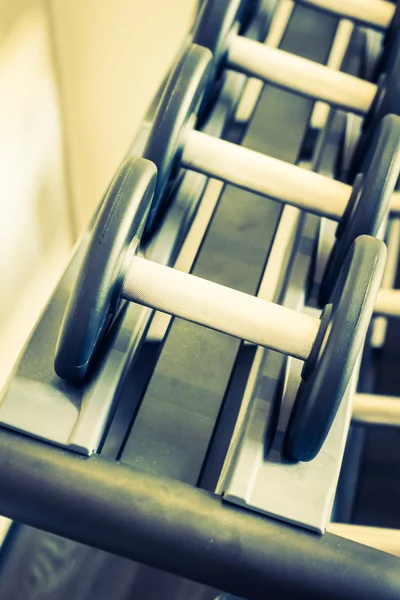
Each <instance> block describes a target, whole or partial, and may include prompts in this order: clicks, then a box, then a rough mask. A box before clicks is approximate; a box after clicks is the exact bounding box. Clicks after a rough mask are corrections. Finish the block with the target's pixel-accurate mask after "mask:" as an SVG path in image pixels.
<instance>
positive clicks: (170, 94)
mask: <svg viewBox="0 0 400 600" xmlns="http://www.w3.org/2000/svg"><path fill="white" fill-rule="evenodd" d="M211 58H212V56H211V53H210V51H209V50H206V49H205V48H200V47H199V46H195V45H192V46H190V47H189V48H188V49H187V50H186V51H185V52H184V54H183V55H182V57H181V58H180V60H179V61H178V63H177V65H176V67H175V68H174V70H173V72H172V74H171V77H170V78H169V80H168V83H167V86H166V89H165V91H164V94H163V97H162V99H161V102H160V105H159V107H158V110H157V114H156V116H155V119H154V123H153V126H152V129H151V133H150V136H149V139H148V142H147V144H146V148H145V150H144V152H143V156H144V157H145V158H148V159H149V160H151V161H152V162H154V164H155V165H156V167H157V170H158V177H157V185H156V189H155V193H154V199H153V203H152V206H151V210H150V213H149V218H148V220H147V223H146V234H147V233H150V232H151V230H152V227H153V225H154V223H155V220H156V217H157V214H158V213H159V211H161V209H162V206H163V203H165V201H166V194H165V191H166V187H167V184H168V183H169V181H170V180H171V179H172V178H173V177H174V176H175V175H176V173H177V172H178V170H179V163H180V158H181V154H182V150H183V144H184V141H185V139H184V138H185V134H186V133H187V132H188V129H189V128H190V127H194V126H195V125H196V118H197V111H198V109H199V106H200V103H201V100H202V97H203V94H204V91H205V88H206V84H207V79H208V74H209V68H210V64H211Z"/></svg>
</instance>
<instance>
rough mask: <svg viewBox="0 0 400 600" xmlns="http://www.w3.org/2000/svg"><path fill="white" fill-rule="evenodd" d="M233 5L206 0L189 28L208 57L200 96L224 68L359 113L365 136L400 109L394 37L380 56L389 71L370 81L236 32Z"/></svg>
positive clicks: (399, 46)
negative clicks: (210, 57)
mask: <svg viewBox="0 0 400 600" xmlns="http://www.w3.org/2000/svg"><path fill="white" fill-rule="evenodd" d="M239 4H240V3H239V0H219V1H218V2H212V1H210V2H208V3H207V4H206V6H205V7H204V11H203V13H202V16H201V18H200V19H199V21H198V23H197V24H196V27H195V29H194V35H193V43H195V44H198V45H200V46H204V47H206V48H208V49H209V50H211V52H212V53H213V56H214V63H213V66H214V68H213V72H212V74H211V75H210V78H209V90H208V92H207V93H206V98H207V97H208V95H209V94H210V90H211V89H212V87H213V85H214V82H215V80H216V79H217V78H218V76H219V74H220V73H221V71H223V69H225V68H226V69H233V70H235V71H239V72H241V73H244V74H245V75H249V76H251V77H255V78H258V79H260V80H262V81H264V82H267V83H272V84H274V85H276V86H278V87H281V88H283V89H286V90H289V91H291V92H294V93H297V94H300V95H303V96H306V97H309V98H312V99H313V100H319V101H323V102H326V103H328V104H330V105H331V106H333V107H336V108H339V109H343V110H346V111H349V112H354V113H356V114H360V115H362V116H364V117H365V118H366V127H367V129H368V135H369V136H370V135H371V131H373V130H374V128H375V125H376V124H377V123H379V122H380V120H381V119H382V117H383V116H384V115H386V114H400V78H399V76H398V73H399V72H400V40H399V36H397V38H396V39H397V40H398V41H399V43H394V44H391V45H390V52H389V54H390V58H388V57H387V59H386V66H387V67H388V69H389V70H388V71H387V72H386V73H385V74H384V76H382V77H381V78H380V81H379V85H376V84H375V83H371V82H369V81H364V80H362V79H359V78H357V77H354V76H353V75H348V74H346V73H342V72H340V71H336V70H335V69H331V68H329V67H326V66H324V65H320V64H317V63H315V62H313V61H311V60H307V59H305V58H301V57H299V56H295V55H293V54H291V53H289V52H285V51H283V50H279V49H277V48H271V47H268V46H266V45H264V44H261V43H260V42H256V41H253V40H250V39H248V38H246V37H244V36H242V35H238V31H239V32H240V27H239V25H238V23H237V14H238V12H237V11H238V6H239ZM343 4H344V5H345V4H346V2H345V1H344V0H343ZM204 105H206V103H205V104H204ZM366 141H367V138H366V137H365V136H364V137H363V140H362V144H361V145H360V146H359V148H360V150H361V151H362V149H363V148H364V147H366V146H365V142H366ZM369 141H370V138H368V142H369Z"/></svg>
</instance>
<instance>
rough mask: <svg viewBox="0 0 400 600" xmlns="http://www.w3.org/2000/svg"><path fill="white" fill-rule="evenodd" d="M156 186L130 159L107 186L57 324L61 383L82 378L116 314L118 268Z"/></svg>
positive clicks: (150, 172) (147, 166) (145, 165)
mask: <svg viewBox="0 0 400 600" xmlns="http://www.w3.org/2000/svg"><path fill="white" fill-rule="evenodd" d="M155 183H156V168H155V166H154V165H153V164H152V163H151V162H149V161H147V160H145V159H143V158H129V159H127V160H126V161H125V162H124V163H123V164H122V166H121V167H120V169H119V170H118V172H117V174H116V176H115V177H114V180H113V182H112V183H111V185H110V188H109V191H108V193H107V196H106V198H105V201H104V204H103V206H102V209H101V211H100V213H99V216H98V218H97V221H96V224H95V227H94V230H93V233H92V239H91V242H90V245H89V248H88V250H87V253H86V255H85V258H84V261H83V263H82V267H81V269H80V272H79V276H78V279H77V281H76V283H75V286H74V289H73V291H72V293H71V296H70V299H69V302H68V305H67V308H66V311H65V315H64V319H63V322H62V325H61V330H60V335H59V339H58V343H57V349H56V358H55V363H54V367H55V371H56V373H57V375H59V376H60V377H62V378H64V379H69V380H71V381H79V380H81V379H83V377H85V375H86V373H87V371H88V368H89V365H90V361H91V359H92V357H93V355H94V353H95V350H96V348H97V347H98V345H99V343H100V341H101V339H102V336H103V334H104V333H105V331H106V330H107V324H108V323H109V320H110V318H112V315H113V314H115V313H116V312H117V310H118V304H119V299H120V291H121V285H122V278H121V269H122V267H123V266H124V260H125V258H126V255H127V252H128V249H129V247H130V246H131V244H132V242H133V241H134V240H137V243H139V241H140V236H141V234H142V232H143V229H144V226H145V222H146V217H147V214H148V210H149V207H150V204H151V200H152V197H153V191H154V188H155Z"/></svg>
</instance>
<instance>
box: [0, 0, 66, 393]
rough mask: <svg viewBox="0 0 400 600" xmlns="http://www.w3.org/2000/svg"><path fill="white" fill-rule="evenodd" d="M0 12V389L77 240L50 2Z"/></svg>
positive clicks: (12, 6) (3, 6)
mask: <svg viewBox="0 0 400 600" xmlns="http://www.w3.org/2000/svg"><path fill="white" fill-rule="evenodd" d="M17 5H18V6H17ZM8 8H9V9H10V10H9V11H8V10H7V9H8ZM0 9H1V14H2V17H3V15H4V17H7V16H8V17H9V19H8V21H7V19H6V18H4V20H3V21H2V23H3V28H2V30H1V32H0V90H1V92H0V226H1V235H0V281H1V288H0V290H1V293H0V385H1V382H2V379H3V378H4V377H5V375H6V374H7V372H8V370H9V369H10V368H11V366H12V364H13V362H14V361H15V358H16V356H17V355H18V352H19V350H20V347H21V345H22V344H23V342H24V339H25V338H26V335H27V332H29V330H30V328H31V327H32V325H33V323H34V321H35V319H36V317H37V315H38V313H39V311H40V307H41V306H42V305H43V303H44V302H45V300H46V298H47V296H48V295H49V293H50V291H51V288H52V286H53V285H54V282H55V281H56V279H57V277H58V273H59V270H60V268H62V266H63V265H64V264H65V262H66V260H67V257H68V255H69V252H70V248H71V241H72V236H71V229H70V222H69V209H68V204H67V195H66V193H65V189H66V185H65V177H64V169H63V165H64V160H63V152H62V148H63V143H62V135H61V127H60V113H59V109H58V98H57V89H56V83H55V77H54V71H53V64H52V56H51V47H50V44H49V35H48V24H47V17H46V10H45V3H44V1H43V0H36V1H26V2H25V3H24V2H17V4H14V1H13V0H9V2H5V0H3V2H2V4H1V6H0ZM16 9H18V10H16ZM5 23H7V26H5Z"/></svg>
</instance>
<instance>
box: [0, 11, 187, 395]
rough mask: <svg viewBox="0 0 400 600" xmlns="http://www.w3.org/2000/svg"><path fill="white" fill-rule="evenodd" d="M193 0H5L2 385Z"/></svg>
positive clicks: (0, 68)
mask: <svg viewBox="0 0 400 600" xmlns="http://www.w3.org/2000/svg"><path fill="white" fill-rule="evenodd" d="M196 5H197V2H196V0H0V14H1V18H0V90H1V93H0V190H1V196H0V198H1V200H0V224H1V235H0V281H1V294H0V388H1V386H2V383H4V379H5V377H6V375H7V373H8V372H9V370H10V368H11V367H12V365H13V363H14V362H15V360H16V357H17V355H18V353H19V351H20V349H21V347H22V345H23V343H24V341H25V339H26V337H27V335H28V333H29V331H30V330H31V328H32V327H33V324H34V322H35V320H36V318H37V317H38V315H39V313H40V310H41V307H42V306H43V305H44V303H45V302H46V300H47V298H48V297H49V294H50V292H51V289H52V287H53V286H54V284H55V282H56V280H57V278H58V276H59V275H60V274H61V272H62V271H63V269H64V267H65V264H66V261H67V260H68V257H69V255H70V252H71V248H72V243H73V241H74V239H76V236H77V234H78V233H79V232H80V231H82V229H83V228H84V226H85V225H86V224H87V221H88V219H89V217H90V215H91V214H92V212H93V210H94V208H95V206H96V205H97V203H98V201H99V200H100V198H101V196H102V194H103V192H104V189H105V187H106V185H107V183H108V182H109V181H110V179H111V177H112V175H113V173H114V171H115V169H116V167H117V165H118V163H119V161H120V160H121V159H122V157H123V156H124V154H125V152H126V150H127V148H128V147H129V145H130V142H131V140H132V137H133V135H134V133H135V131H136V130H137V127H138V125H139V123H140V120H141V117H142V115H143V114H144V112H145V111H146V108H147V106H148V105H149V103H150V101H151V99H152V96H153V94H154V93H155V91H156V89H157V87H158V85H159V83H160V82H161V80H162V78H163V76H164V75H165V73H166V71H167V70H168V68H169V67H170V65H171V63H172V61H173V58H174V56H175V55H176V53H177V51H178V49H179V47H180V46H181V43H182V41H183V39H184V37H185V35H186V33H187V31H188V29H189V25H190V23H191V21H192V18H193V15H194V9H195V7H196Z"/></svg>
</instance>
